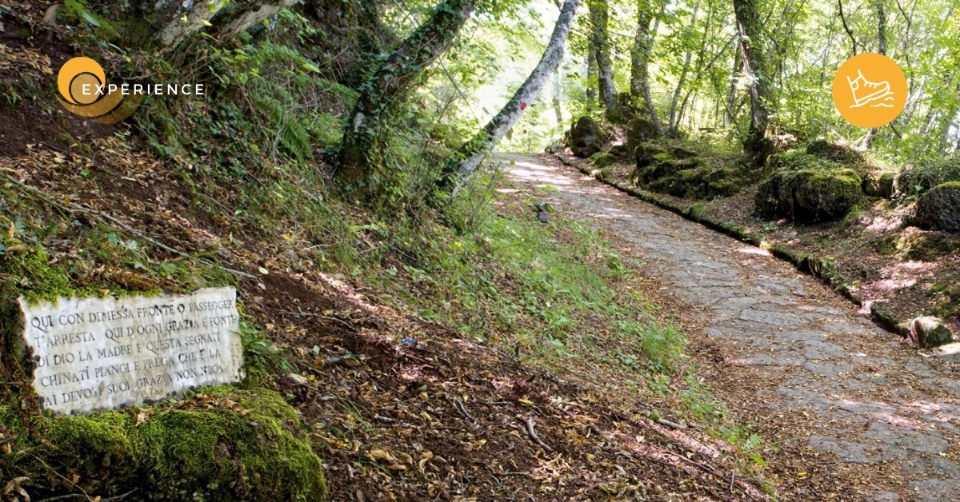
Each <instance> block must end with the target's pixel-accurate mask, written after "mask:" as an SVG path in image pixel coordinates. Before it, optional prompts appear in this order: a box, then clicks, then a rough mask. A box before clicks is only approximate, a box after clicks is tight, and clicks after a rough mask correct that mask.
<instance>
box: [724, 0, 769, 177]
mask: <svg viewBox="0 0 960 502" xmlns="http://www.w3.org/2000/svg"><path fill="white" fill-rule="evenodd" d="M733 10H734V11H735V13H736V18H737V33H738V34H739V36H740V57H741V59H742V60H743V74H744V77H745V78H747V79H748V80H749V83H750V84H749V88H748V92H749V94H750V129H749V131H748V133H747V139H746V141H745V142H744V150H745V151H746V153H747V154H748V155H750V156H751V157H752V158H753V161H754V163H755V164H756V165H758V166H762V165H763V164H764V163H765V162H766V158H767V156H768V155H769V154H770V153H772V148H773V143H772V142H771V141H770V139H769V138H768V136H767V128H768V127H769V125H770V110H769V106H770V104H771V101H770V87H769V83H770V76H769V74H768V73H767V67H766V55H765V53H764V50H763V42H762V40H763V29H762V27H761V26H760V17H759V10H758V8H757V0H733Z"/></svg>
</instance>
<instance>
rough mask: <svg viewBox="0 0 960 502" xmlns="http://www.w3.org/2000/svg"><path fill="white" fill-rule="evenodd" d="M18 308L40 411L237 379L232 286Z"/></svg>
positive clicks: (85, 408) (106, 404)
mask: <svg viewBox="0 0 960 502" xmlns="http://www.w3.org/2000/svg"><path fill="white" fill-rule="evenodd" d="M19 303H20V308H21V310H22V311H23V315H24V321H25V328H24V331H23V338H24V340H26V342H27V345H29V346H30V347H31V348H32V349H33V358H34V360H35V361H36V366H37V367H36V370H35V371H34V379H33V386H34V388H35V389H36V390H37V394H39V395H40V397H41V398H42V400H43V406H44V408H46V409H50V410H54V411H58V412H61V413H87V412H91V411H94V410H101V409H111V408H117V407H120V406H123V405H129V404H136V403H140V402H143V401H146V400H158V399H162V398H164V397H167V396H169V395H171V394H177V393H179V392H181V391H183V390H185V389H188V388H190V387H195V386H198V385H215V384H221V383H229V382H235V381H237V380H238V379H240V378H241V377H242V374H241V371H242V370H241V366H242V365H243V347H242V343H241V341H240V333H239V322H240V316H239V315H238V314H237V292H236V290H235V289H234V288H207V289H201V290H199V291H196V292H194V293H191V294H188V295H162V296H151V297H144V296H130V297H123V298H112V297H110V298H60V299H58V300H57V301H56V302H41V303H38V304H32V305H31V304H29V303H28V302H26V301H24V299H23V298H20V300H19Z"/></svg>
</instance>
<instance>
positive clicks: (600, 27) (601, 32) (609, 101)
mask: <svg viewBox="0 0 960 502" xmlns="http://www.w3.org/2000/svg"><path fill="white" fill-rule="evenodd" d="M589 6H590V24H591V26H590V38H591V42H592V45H593V46H594V47H596V54H597V82H598V84H599V87H600V101H601V102H603V106H604V108H605V110H606V113H607V114H610V113H612V112H613V111H614V110H616V109H617V89H616V87H615V86H614V83H613V63H612V61H611V60H610V35H609V32H608V30H607V21H608V19H609V14H608V12H607V9H608V5H607V1H606V0H589Z"/></svg>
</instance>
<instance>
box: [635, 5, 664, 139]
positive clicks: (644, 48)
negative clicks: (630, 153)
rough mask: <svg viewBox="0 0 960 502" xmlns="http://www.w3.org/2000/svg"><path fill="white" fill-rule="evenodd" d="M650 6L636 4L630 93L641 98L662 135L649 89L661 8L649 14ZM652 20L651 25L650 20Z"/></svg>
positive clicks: (661, 12) (658, 117)
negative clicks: (655, 13)
mask: <svg viewBox="0 0 960 502" xmlns="http://www.w3.org/2000/svg"><path fill="white" fill-rule="evenodd" d="M650 8H651V6H650V3H649V1H648V0H640V1H639V2H638V4H637V10H638V14H637V33H636V47H635V48H634V51H633V52H631V57H633V55H634V54H635V55H636V58H635V59H632V60H631V75H630V94H631V95H632V96H634V97H635V98H638V99H639V98H642V99H643V102H644V104H645V106H646V109H647V113H649V114H650V120H651V121H652V122H653V125H654V127H656V129H657V134H659V135H660V136H663V135H664V134H665V132H664V130H663V124H661V123H660V116H659V114H658V113H657V107H656V106H654V103H653V92H651V90H650V71H649V69H650V55H651V54H653V44H654V41H655V40H656V37H657V30H658V29H660V17H661V15H662V14H663V10H662V9H661V11H660V12H659V13H658V14H657V15H652V14H650V11H649V9H650ZM651 21H653V27H651V26H650V22H651Z"/></svg>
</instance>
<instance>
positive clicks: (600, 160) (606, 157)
mask: <svg viewBox="0 0 960 502" xmlns="http://www.w3.org/2000/svg"><path fill="white" fill-rule="evenodd" d="M616 161H617V156H616V155H614V154H612V153H609V152H602V153H597V154H594V156H593V157H590V163H591V164H593V167H596V168H598V169H603V168H604V167H607V166H609V165H610V164H613V163H614V162H616Z"/></svg>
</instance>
